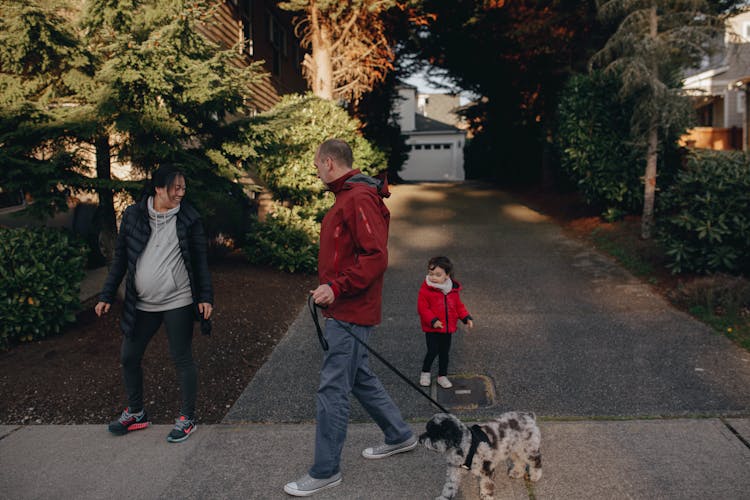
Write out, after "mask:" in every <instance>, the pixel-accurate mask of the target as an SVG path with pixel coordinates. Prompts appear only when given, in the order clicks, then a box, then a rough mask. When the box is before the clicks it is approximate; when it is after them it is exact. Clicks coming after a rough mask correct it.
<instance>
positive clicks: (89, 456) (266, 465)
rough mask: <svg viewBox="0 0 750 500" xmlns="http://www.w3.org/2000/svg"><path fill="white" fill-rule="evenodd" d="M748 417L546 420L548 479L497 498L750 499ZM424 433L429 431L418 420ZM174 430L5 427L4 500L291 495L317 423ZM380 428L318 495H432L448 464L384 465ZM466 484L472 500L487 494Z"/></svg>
mask: <svg viewBox="0 0 750 500" xmlns="http://www.w3.org/2000/svg"><path fill="white" fill-rule="evenodd" d="M726 424H729V425H731V427H732V428H733V429H735V430H736V431H737V432H739V433H740V434H741V435H742V436H743V437H744V439H745V440H746V441H748V440H750V419H728V420H727V421H726V423H725V422H723V421H721V420H719V419H674V420H645V421H644V420H635V421H606V422H605V421H576V422H541V424H540V427H541V430H542V459H543V464H544V465H543V467H544V473H543V476H542V479H541V480H540V481H539V482H537V483H525V482H524V481H521V480H513V479H510V478H508V477H507V476H504V475H503V474H502V473H500V472H498V474H497V476H496V485H497V493H496V498H498V499H514V500H520V499H533V498H536V499H554V498H565V499H592V500H593V499H633V498H644V499H652V498H669V499H701V500H704V499H724V500H726V499H738V500H739V499H747V498H748V492H750V449H749V448H748V447H747V446H746V444H744V443H742V441H741V440H740V439H739V438H738V437H737V436H736V435H735V434H734V433H733V432H731V431H730V429H729V428H728V427H727V425H726ZM413 427H414V430H415V432H420V431H421V428H422V426H421V425H418V424H415V425H414V426H413ZM169 429H170V426H165V425H160V426H153V427H151V428H149V429H147V430H145V431H141V432H136V433H133V434H130V435H127V436H123V437H116V436H112V435H110V434H109V433H108V432H107V431H106V428H105V426H104V425H101V426H91V425H89V426H46V425H40V426H26V427H9V426H4V427H0V433H2V434H0V435H2V436H3V438H2V439H1V440H0V471H2V473H1V474H0V492H3V493H2V495H1V496H2V497H3V498H8V499H18V500H21V499H68V498H70V499H74V498H75V499H91V500H94V499H97V500H98V499H133V500H135V499H162V498H163V499H188V498H190V499H258V500H261V499H262V500H266V499H267V500H272V499H284V498H290V497H288V496H287V495H286V494H285V493H284V492H283V490H282V488H283V485H284V484H285V483H286V482H288V481H290V480H294V479H296V478H297V477H298V476H300V475H301V474H303V473H304V472H305V470H306V468H307V467H308V466H309V460H310V457H311V456H312V444H313V443H312V438H313V436H314V426H313V425H312V424H276V425H264V424H234V425H210V426H208V425H207V426H201V427H200V428H199V429H198V431H197V432H196V433H195V435H194V436H192V437H191V438H190V439H189V440H188V441H186V442H184V443H181V444H169V443H167V442H166V440H165V439H164V438H165V436H166V434H167V433H168V432H169ZM380 439H381V434H380V431H379V429H377V427H375V426H374V425H371V424H355V425H352V426H351V427H350V430H349V437H348V439H347V443H346V446H345V449H344V455H343V462H342V473H343V477H344V481H343V483H342V484H341V486H339V487H337V488H333V489H330V490H327V491H325V492H324V493H321V494H319V495H317V496H316V497H315V498H321V499H342V500H343V499H362V500H368V499H372V500H380V499H403V500H419V499H431V498H434V497H436V496H437V495H438V494H439V493H440V489H441V487H442V484H443V478H444V469H445V465H444V462H443V460H442V457H441V456H439V455H437V454H435V453H432V452H430V451H428V450H426V449H424V448H421V447H420V448H417V449H416V450H415V451H413V452H410V453H405V454H401V455H395V456H393V457H390V458H388V459H385V460H365V459H363V458H362V457H361V456H360V455H359V453H360V451H361V450H362V449H363V448H365V447H367V446H371V445H372V444H374V443H378V442H379V440H380ZM478 491H479V488H478V483H477V482H476V480H475V479H474V478H473V477H467V478H466V479H465V480H464V483H463V486H462V488H461V495H460V497H461V498H463V499H477V498H479V493H478Z"/></svg>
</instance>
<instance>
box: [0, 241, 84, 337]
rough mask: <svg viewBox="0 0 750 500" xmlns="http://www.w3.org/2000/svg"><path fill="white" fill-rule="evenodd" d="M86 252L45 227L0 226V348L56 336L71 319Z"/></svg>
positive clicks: (78, 301) (76, 301)
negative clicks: (13, 227)
mask: <svg viewBox="0 0 750 500" xmlns="http://www.w3.org/2000/svg"><path fill="white" fill-rule="evenodd" d="M86 254H87V249H86V245H85V244H84V243H83V242H80V241H78V240H76V239H74V238H73V237H72V236H71V235H70V234H69V233H66V232H63V231H60V230H56V229H49V228H35V229H26V228H22V229H5V228H0V278H2V279H1V281H2V286H0V345H2V346H7V345H8V344H11V343H13V342H17V341H30V340H34V339H39V338H43V337H46V336H47V335H50V334H52V333H58V332H59V331H60V328H62V326H63V325H65V324H66V323H68V322H72V321H75V313H76V312H78V310H79V309H80V305H81V304H80V300H79V290H80V286H81V280H82V279H83V276H84V266H85V263H86Z"/></svg>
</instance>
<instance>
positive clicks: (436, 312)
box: [417, 281, 471, 333]
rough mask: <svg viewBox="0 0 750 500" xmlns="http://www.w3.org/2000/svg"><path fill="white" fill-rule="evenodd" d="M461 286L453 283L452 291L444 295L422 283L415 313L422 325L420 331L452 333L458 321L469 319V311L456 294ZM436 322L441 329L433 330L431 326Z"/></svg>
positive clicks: (424, 282)
mask: <svg viewBox="0 0 750 500" xmlns="http://www.w3.org/2000/svg"><path fill="white" fill-rule="evenodd" d="M459 291H461V285H460V284H458V283H457V282H455V281H454V282H453V290H451V291H450V292H448V293H447V294H444V293H443V291H442V290H440V289H438V288H435V287H432V286H430V285H428V284H427V282H426V281H423V282H422V288H420V289H419V298H418V299H417V311H418V312H419V319H420V321H421V323H422V331H425V332H440V333H454V332H455V331H456V326H457V325H458V320H459V319H460V320H461V321H463V322H464V323H466V322H467V321H468V320H470V319H471V316H470V315H469V311H467V310H466V306H464V304H463V302H461V297H460V296H459V294H458V292H459ZM437 320H440V321H442V323H443V328H435V327H434V326H433V325H434V324H435V322H436V321H437Z"/></svg>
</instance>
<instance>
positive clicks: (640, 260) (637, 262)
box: [591, 228, 655, 278]
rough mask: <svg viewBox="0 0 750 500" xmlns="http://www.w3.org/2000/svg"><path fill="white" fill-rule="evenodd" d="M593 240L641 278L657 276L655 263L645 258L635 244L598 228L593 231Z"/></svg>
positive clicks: (597, 246) (597, 245)
mask: <svg viewBox="0 0 750 500" xmlns="http://www.w3.org/2000/svg"><path fill="white" fill-rule="evenodd" d="M591 240H592V241H593V243H594V245H595V246H596V248H598V249H599V250H602V251H603V252H605V253H607V254H609V255H611V256H612V257H614V258H615V259H617V262H619V263H620V264H621V265H622V266H623V267H625V269H627V270H628V271H630V272H631V273H633V274H634V275H636V276H638V277H641V278H644V277H645V278H649V277H655V276H654V274H655V268H654V265H653V264H652V263H651V262H649V261H648V260H646V259H644V257H643V256H642V255H641V252H639V251H638V248H637V247H636V246H634V245H628V242H627V241H622V239H621V238H613V236H612V233H609V232H606V231H603V230H602V229H601V228H596V229H594V230H593V231H592V232H591Z"/></svg>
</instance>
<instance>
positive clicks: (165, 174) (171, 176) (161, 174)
mask: <svg viewBox="0 0 750 500" xmlns="http://www.w3.org/2000/svg"><path fill="white" fill-rule="evenodd" d="M177 177H182V178H185V173H184V172H183V171H182V170H180V169H179V168H177V167H175V166H174V165H172V164H169V163H163V164H162V165H161V166H160V167H159V168H157V169H156V170H154V173H152V174H151V181H150V182H148V184H146V187H145V189H144V196H154V195H155V194H156V188H158V187H160V188H163V187H169V186H171V185H172V184H174V181H175V179H176V178H177Z"/></svg>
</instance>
